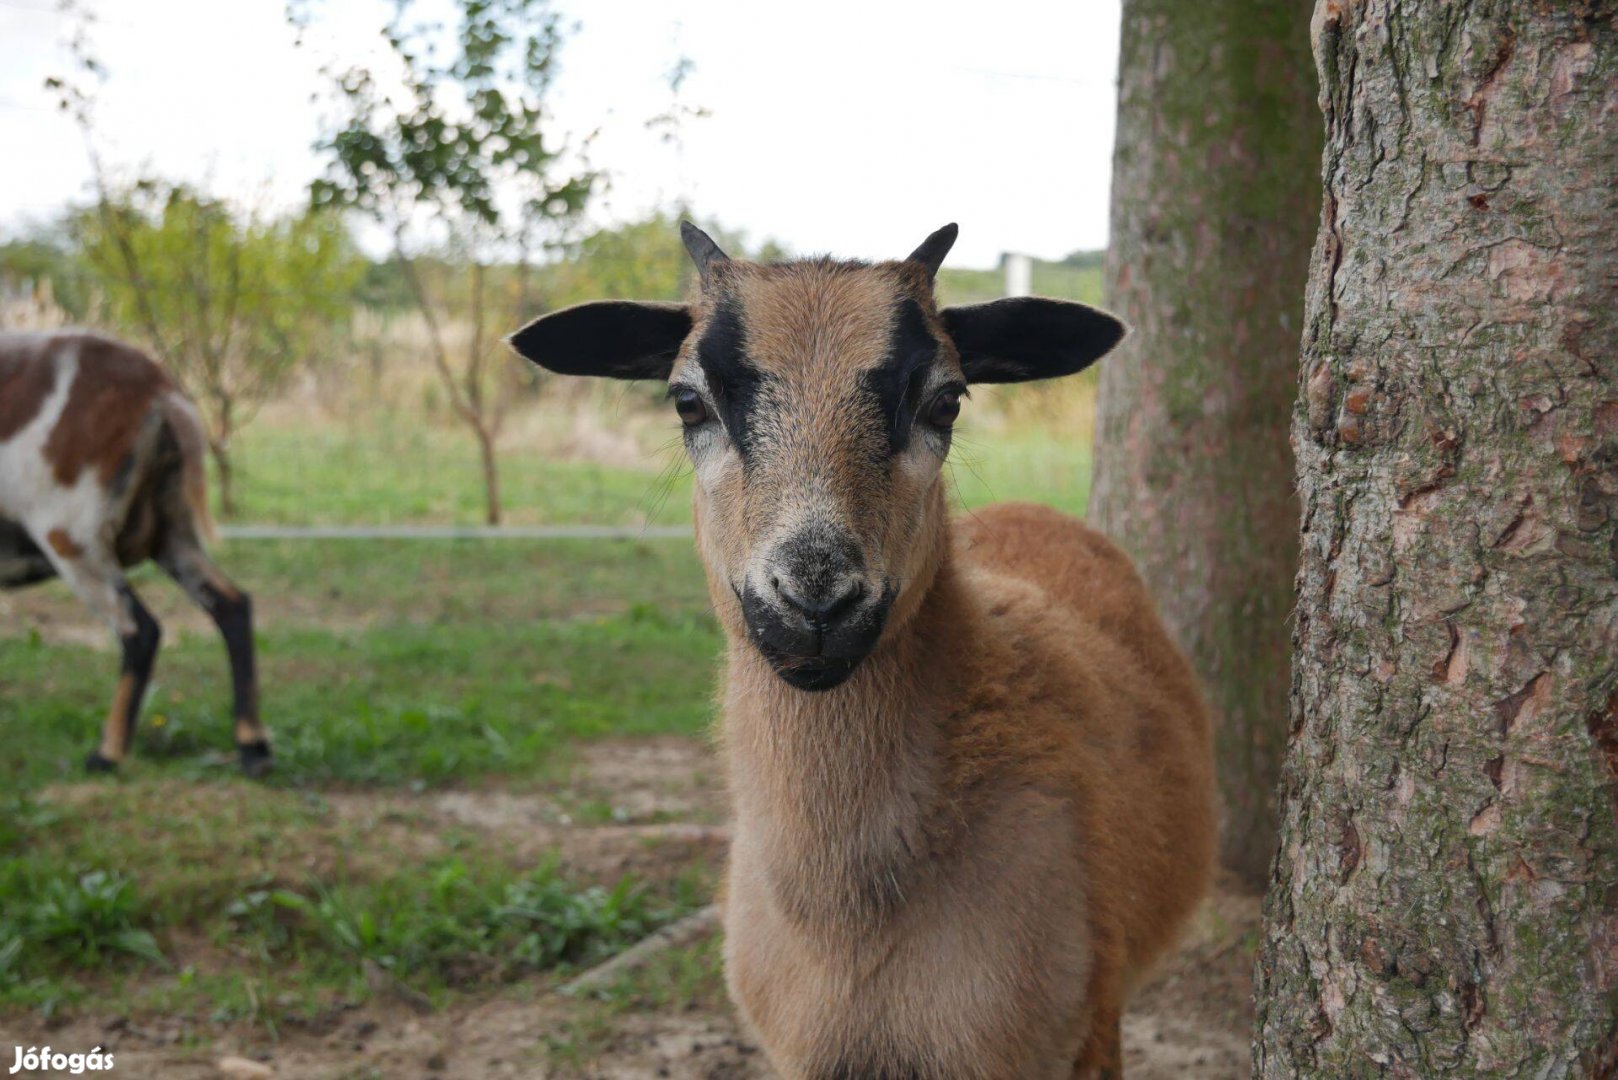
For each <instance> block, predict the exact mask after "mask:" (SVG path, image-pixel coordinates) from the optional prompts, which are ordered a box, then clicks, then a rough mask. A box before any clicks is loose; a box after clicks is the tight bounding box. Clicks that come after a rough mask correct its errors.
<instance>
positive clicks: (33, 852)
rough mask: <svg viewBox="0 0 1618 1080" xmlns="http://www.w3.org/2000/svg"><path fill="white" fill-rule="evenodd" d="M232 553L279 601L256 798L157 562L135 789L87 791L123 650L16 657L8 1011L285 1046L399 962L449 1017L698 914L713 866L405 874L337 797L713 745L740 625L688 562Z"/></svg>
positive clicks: (507, 865) (344, 551)
mask: <svg viewBox="0 0 1618 1080" xmlns="http://www.w3.org/2000/svg"><path fill="white" fill-rule="evenodd" d="M218 554H219V559H220V562H221V563H222V564H224V565H226V566H228V567H229V571H230V573H231V574H232V575H233V576H234V577H236V578H237V579H238V580H239V581H240V582H242V583H243V584H244V585H245V586H246V587H248V588H249V589H251V590H252V591H253V592H254V594H255V595H256V597H257V609H258V614H259V616H260V622H261V624H262V627H263V629H262V632H261V634H260V636H259V642H260V670H261V680H262V683H263V696H264V710H265V718H266V720H267V722H268V723H269V724H270V725H271V727H272V730H273V734H274V739H275V747H276V752H277V756H278V763H277V766H278V767H277V771H276V772H275V774H274V775H273V776H272V778H271V779H269V780H268V781H266V782H264V783H251V782H248V781H245V780H242V779H239V778H238V777H237V776H236V774H235V769H234V765H233V763H232V761H231V760H230V755H229V748H230V742H229V739H230V735H229V721H228V718H227V711H226V708H225V703H226V702H227V701H228V675H227V670H226V666H225V663H224V657H223V650H222V649H221V647H220V645H219V642H218V640H217V638H216V637H214V635H213V634H212V633H211V632H202V631H194V632H187V631H185V630H183V629H179V630H176V629H175V627H184V626H185V625H186V618H185V615H184V610H185V603H184V601H183V599H182V598H181V597H180V596H179V595H178V590H177V589H175V588H174V586H173V585H172V584H170V583H169V582H168V581H166V580H165V579H162V578H161V577H159V576H158V575H156V574H154V573H152V572H150V571H149V570H148V571H142V572H140V573H139V574H137V575H136V579H135V580H136V587H137V588H139V589H140V590H141V592H142V594H143V596H145V597H146V599H147V601H148V603H149V604H150V605H151V606H152V607H153V608H154V610H155V611H156V612H157V613H158V615H159V617H160V618H161V619H163V620H164V621H165V622H166V623H167V624H168V625H169V627H170V633H169V634H168V636H167V640H166V642H165V648H164V650H163V652H162V654H161V656H160V659H159V665H158V675H157V679H156V683H155V685H154V688H153V691H152V693H151V696H150V698H149V700H148V704H147V707H146V711H145V715H144V720H143V723H142V725H141V728H140V732H139V735H138V738H137V746H136V755H135V759H134V760H133V761H131V762H130V763H129V764H128V765H126V767H125V770H124V775H123V776H121V777H118V778H111V779H96V780H85V779H84V778H83V776H82V774H81V772H80V762H81V761H82V758H83V755H84V753H85V751H86V750H87V749H89V747H91V746H92V745H93V744H94V741H95V739H96V733H97V731H98V727H99V717H100V715H101V712H102V709H103V708H104V706H105V703H106V699H107V697H108V696H109V694H110V692H111V688H112V683H113V680H114V677H115V672H116V667H117V661H116V656H115V654H113V653H111V652H109V651H106V650H102V649H94V648H89V647H86V646H82V645H72V644H62V643H55V642H52V643H47V642H46V641H44V640H42V638H41V636H40V635H39V634H37V633H35V634H26V633H25V634H23V635H21V636H16V635H12V636H4V637H0V738H4V740H5V741H6V745H7V747H8V751H9V752H8V753H7V754H6V755H5V756H4V758H3V759H0V791H5V792H7V793H8V794H7V795H6V796H4V797H0V1014H3V1013H4V1011H5V1010H6V1009H7V1008H43V1009H54V1008H59V1007H63V1006H65V1005H75V1003H76V1004H77V1007H81V1008H94V1009H102V1010H123V1009H135V1010H136V1011H139V1010H141V1009H147V1010H154V1011H158V1012H161V1013H163V1014H165V1015H171V1014H178V1015H184V1016H191V1017H192V1018H193V1019H194V1020H197V1021H198V1022H203V1021H209V1018H210V1017H211V1018H213V1019H212V1021H209V1022H221V1023H223V1022H236V1021H247V1022H250V1023H252V1024H258V1025H261V1026H262V1025H271V1026H273V1025H274V1024H275V1023H277V1022H279V1020H282V1019H286V1018H288V1017H292V1018H296V1017H298V1016H300V1015H302V1016H308V1015H312V1014H313V1013H315V1012H318V1011H320V1010H322V1009H329V1008H331V1007H333V1006H334V1003H340V1002H341V1001H345V1000H353V999H355V998H356V997H358V998H363V997H365V996H366V995H368V994H369V993H371V992H372V989H374V987H373V986H372V983H371V982H367V974H366V973H367V971H371V970H374V969H375V968H377V967H380V968H381V969H382V970H384V971H385V972H387V973H388V976H389V977H390V978H397V979H399V980H401V981H402V983H403V984H404V985H406V986H408V987H409V988H411V989H410V992H412V993H425V994H427V995H429V996H431V997H434V998H435V999H436V998H439V997H442V995H444V994H446V993H452V992H455V991H456V990H457V989H458V988H460V987H463V986H473V985H485V986H486V985H488V984H489V983H490V981H491V980H492V981H493V982H495V983H498V982H499V981H501V980H503V979H507V978H516V977H518V976H521V975H524V974H525V973H534V972H543V971H545V970H548V969H550V968H553V967H555V966H556V965H558V964H562V965H564V966H565V965H572V964H579V963H584V962H587V961H589V960H591V959H593V958H598V957H600V956H603V955H606V954H608V953H610V952H612V951H614V950H615V949H617V948H620V947H622V945H624V944H626V943H628V942H629V941H632V940H634V939H636V938H637V937H639V936H641V935H643V934H644V933H645V932H647V929H648V928H650V927H652V926H655V925H656V924H658V923H659V922H661V921H663V920H664V919H666V918H669V917H672V916H674V915H676V914H678V913H680V912H682V911H684V910H686V909H688V908H689V907H690V906H691V904H692V903H694V902H696V901H697V900H698V899H699V898H700V897H701V895H702V894H703V892H704V891H705V888H706V886H705V884H704V880H703V879H702V877H701V875H700V874H699V875H698V876H697V877H690V876H689V875H686V876H676V877H675V878H672V879H660V880H658V881H640V880H637V879H635V878H633V877H631V878H623V879H621V880H620V879H618V878H617V877H615V876H613V875H607V876H606V877H598V879H595V880H576V879H575V878H573V877H570V876H569V875H568V874H567V873H564V872H563V871H561V870H558V869H557V868H555V867H554V866H551V865H549V864H546V863H544V862H543V861H541V862H540V863H538V864H536V863H534V861H533V860H532V859H531V858H530V859H526V860H525V859H519V858H516V857H515V856H513V855H510V854H509V853H502V852H500V851H490V850H487V849H486V848H485V847H484V846H480V845H476V844H473V845H472V846H469V847H462V846H458V845H457V843H456V842H455V841H454V838H453V837H446V836H442V835H440V836H435V837H432V838H431V839H432V843H433V848H432V850H431V851H430V852H429V853H428V854H426V855H423V856H422V857H421V858H420V859H416V860H408V859H404V860H402V859H399V858H398V857H397V853H393V852H389V851H386V850H380V851H379V850H378V849H377V847H376V841H375V837H374V836H373V835H372V834H371V833H369V832H368V831H367V830H365V829H364V828H362V827H360V826H359V825H357V824H355V823H354V822H352V821H348V820H346V819H344V818H343V817H341V816H340V815H336V814H335V813H334V811H333V809H332V806H331V805H330V804H329V801H328V800H330V799H331V798H333V797H334V794H340V793H343V792H351V791H358V792H364V791H382V792H385V791H387V790H389V789H394V790H398V791H401V792H403V793H409V792H413V791H420V790H423V789H428V790H430V789H432V788H434V787H455V788H464V789H473V790H477V789H487V788H489V786H490V785H494V786H495V787H497V788H502V789H509V790H513V791H522V790H523V789H525V788H529V787H533V786H535V785H545V784H547V783H555V782H557V781H558V778H559V777H561V776H563V775H564V774H565V770H566V766H567V764H568V762H569V760H570V758H571V754H572V751H573V749H574V748H575V747H577V746H578V745H579V744H580V743H581V741H587V740H590V739H593V738H597V737H600V736H604V735H608V734H611V735H614V736H623V735H640V734H645V735H656V734H678V735H689V736H699V735H700V734H701V733H702V732H703V731H704V729H705V728H706V726H707V724H708V722H709V719H710V714H711V705H710V695H711V684H712V671H713V663H714V658H715V656H716V654H717V651H718V648H719V635H718V631H717V627H716V626H715V624H714V621H713V618H712V616H711V615H710V614H709V612H708V610H707V597H706V589H705V586H704V583H703V580H702V575H701V571H700V568H699V567H698V565H697V562H696V559H695V557H694V555H693V554H692V553H691V551H690V547H689V543H688V542H686V541H678V540H675V541H656V542H610V543H595V544H584V543H581V542H558V543H546V544H533V543H522V542H518V541H491V542H470V541H462V542H406V541H399V542H392V543H367V544H359V543H352V542H341V541H336V542H326V543H320V542H281V543H253V542H238V543H232V544H225V545H222V546H221V549H220V551H219V552H218ZM15 596H16V597H17V598H18V599H17V602H18V603H19V604H23V605H27V607H26V608H25V615H26V614H27V613H28V612H33V613H34V614H35V615H39V616H49V618H41V619H40V620H39V621H40V622H42V623H55V622H56V621H58V620H74V619H77V618H80V617H81V614H80V612H79V611H78V610H77V605H76V604H75V602H74V601H73V600H72V598H71V597H70V596H68V595H67V593H66V591H65V590H64V589H63V588H62V587H61V586H60V585H59V584H56V583H52V584H49V585H46V586H42V587H40V588H38V589H35V590H31V591H29V592H28V593H26V594H15ZM631 597H633V598H634V599H629V598H631ZM224 957H228V962H227V961H226V959H223V958H224ZM372 982H374V977H373V978H372Z"/></svg>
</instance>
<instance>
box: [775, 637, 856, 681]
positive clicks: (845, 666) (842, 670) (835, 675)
mask: <svg viewBox="0 0 1618 1080" xmlns="http://www.w3.org/2000/svg"><path fill="white" fill-rule="evenodd" d="M754 642H755V644H757V646H758V651H759V653H760V654H761V655H762V656H763V657H764V659H765V660H767V661H769V664H770V668H771V669H772V670H773V671H774V672H775V674H776V676H777V677H779V678H780V680H781V681H782V682H784V683H786V684H787V685H788V686H790V687H792V688H793V689H794V690H807V691H809V692H810V693H820V692H822V691H826V690H832V689H835V688H836V687H839V686H841V685H843V683H845V682H847V681H848V678H849V676H851V675H853V674H854V669H855V668H857V667H859V666H860V661H861V660H864V659H865V657H863V656H852V657H849V656H792V655H790V654H788V653H785V652H782V651H781V650H780V649H777V648H774V647H773V646H771V645H770V643H769V642H767V641H763V640H760V639H758V638H755V639H754Z"/></svg>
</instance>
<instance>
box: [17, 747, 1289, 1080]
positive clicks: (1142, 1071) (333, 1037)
mask: <svg viewBox="0 0 1618 1080" xmlns="http://www.w3.org/2000/svg"><path fill="white" fill-rule="evenodd" d="M171 794H172V795H173V796H174V798H175V805H176V806H177V807H183V806H185V805H186V803H185V799H184V797H183V795H182V793H181V792H179V791H175V792H172V793H171ZM93 795H94V792H93V788H92V786H90V785H62V786H60V787H58V788H56V789H53V790H52V791H51V792H50V793H49V795H48V797H49V798H51V799H55V800H60V801H64V802H66V801H70V800H75V799H84V798H90V797H93ZM323 799H324V801H325V803H326V804H327V805H328V806H329V807H330V808H331V814H332V819H331V820H330V822H329V825H330V826H332V827H341V826H350V827H361V828H364V829H366V830H367V832H368V835H369V836H370V839H371V843H372V844H373V845H374V846H375V847H376V848H377V849H378V850H379V851H383V852H386V853H387V857H388V858H391V859H394V860H398V859H401V858H410V857H416V856H422V855H429V854H433V853H436V852H438V851H440V850H445V847H444V845H445V844H446V843H447V842H448V840H449V838H450V837H451V836H452V835H456V834H459V836H460V837H461V841H462V842H464V840H465V839H466V838H468V837H470V838H471V839H472V840H473V841H474V842H477V843H481V844H487V845H490V846H491V847H498V848H499V849H500V850H501V851H502V852H504V853H506V854H508V855H509V857H511V858H513V859H518V860H529V859H534V858H541V857H545V856H547V855H549V854H550V853H552V852H555V853H558V854H559V856H560V858H561V860H562V862H563V864H564V865H565V866H568V867H569V868H570V869H572V870H573V871H574V872H576V873H583V874H585V875H588V876H592V877H597V878H602V879H609V878H613V877H616V876H618V875H621V874H622V873H623V872H624V871H626V870H633V871H634V872H636V873H638V874H641V875H643V876H647V877H650V878H653V879H660V878H663V877H664V876H665V875H668V874H670V873H673V872H675V871H676V870H677V869H678V868H680V867H682V866H687V865H689V864H690V863H691V862H692V861H701V862H704V863H707V864H709V865H717V861H718V859H719V858H720V857H721V856H722V851H723V846H724V830H723V827H722V826H720V825H717V824H716V823H717V822H719V821H720V820H721V810H720V806H721V799H722V796H721V794H720V792H719V774H718V769H717V767H716V766H715V764H714V762H713V760H712V758H711V755H710V754H709V752H708V751H707V749H706V748H705V747H703V746H702V745H701V744H699V743H696V742H693V741H690V740H680V739H650V740H647V739H637V740H610V741H603V742H600V743H596V744H592V745H587V746H584V747H581V748H580V750H579V754H578V757H577V760H576V763H575V764H574V766H573V767H572V768H571V769H570V770H568V772H567V774H566V775H565V776H564V777H563V778H561V780H560V781H559V782H558V783H556V784H553V785H548V786H546V787H543V788H541V789H537V790H532V791H521V790H500V789H488V790H479V791H472V790H457V791H438V792H422V793H416V794H411V793H397V792H346V793H345V792H335V793H327V794H326V795H324V796H323ZM584 806H595V807H597V810H596V811H592V813H596V814H599V813H600V811H599V807H602V806H605V807H608V808H611V809H609V810H608V811H607V820H604V821H603V820H599V819H598V818H592V817H590V816H589V815H585V814H582V813H581V809H580V808H581V807H584ZM1258 919H1259V902H1258V898H1257V897H1255V896H1253V895H1251V894H1248V893H1244V892H1242V891H1241V890H1239V889H1238V888H1236V887H1235V886H1234V885H1233V884H1232V883H1231V882H1229V881H1222V882H1220V883H1219V885H1218V887H1217V888H1216V890H1215V892H1214V894H1213V895H1212V896H1211V897H1210V898H1209V900H1208V901H1207V902H1206V903H1205V904H1204V906H1203V908H1202V909H1201V911H1200V912H1199V914H1198V916H1197V918H1196V919H1195V920H1194V921H1193V924H1192V926H1191V928H1190V929H1189V931H1188V932H1187V934H1186V938H1185V940H1184V942H1183V943H1182V945H1181V948H1180V949H1179V951H1178V952H1176V953H1175V954H1174V955H1173V956H1171V957H1170V958H1169V959H1168V960H1167V961H1166V962H1165V963H1164V965H1163V966H1162V968H1161V970H1160V971H1159V972H1158V973H1157V974H1156V975H1155V976H1154V977H1153V978H1152V979H1151V981H1149V982H1148V983H1147V984H1146V985H1144V986H1143V987H1142V988H1141V990H1140V992H1139V993H1138V994H1137V995H1136V998H1135V1002H1134V1007H1133V1008H1132V1009H1131V1010H1130V1012H1129V1013H1128V1014H1127V1015H1126V1016H1125V1018H1124V1042H1125V1062H1126V1075H1128V1076H1129V1077H1130V1078H1131V1080H1235V1078H1237V1077H1245V1076H1246V1075H1248V1073H1249V1068H1250V1066H1249V1057H1248V1045H1249V1031H1250V1028H1251V1025H1252V1008H1251V1004H1250V998H1251V988H1250V973H1251V967H1252V955H1253V947H1254V942H1255V941H1256V937H1257V929H1258ZM171 944H172V945H174V946H175V947H177V948H180V949H181V950H182V951H184V950H185V946H184V943H183V942H176V943H171ZM202 948H203V946H202V945H201V944H200V943H199V944H198V949H199V950H201V949H202ZM181 959H182V961H183V960H184V958H183V957H182V958H181ZM153 978H154V980H155V979H157V978H159V976H153ZM557 985H559V980H535V981H531V982H529V983H527V984H523V985H516V986H504V987H500V988H498V989H491V990H490V991H489V992H488V993H486V994H483V993H475V992H474V993H462V994H459V995H457V996H455V997H452V998H451V999H450V1000H449V1001H448V1003H447V1004H445V1005H444V1006H443V1007H441V1008H438V1009H436V1010H434V1009H431V1008H429V1007H428V1006H426V1003H424V1002H423V1001H421V1000H419V999H413V998H411V997H409V996H408V995H406V994H399V993H393V992H391V991H390V989H389V988H388V987H387V986H385V985H378V986H377V987H375V988H373V989H374V990H375V993H374V995H373V997H372V998H371V1000H369V1001H368V1002H366V1003H365V1004H363V1005H360V1006H358V1007H349V1006H344V1005H335V1006H333V1007H332V1008H331V1009H330V1010H329V1011H328V1013H327V1014H325V1015H324V1016H322V1017H320V1018H316V1019H312V1020H304V1021H302V1022H299V1023H297V1024H284V1025H283V1026H282V1027H281V1028H280V1029H279V1030H278V1031H277V1032H276V1033H275V1034H274V1036H273V1037H272V1036H271V1035H269V1034H268V1033H267V1032H265V1031H264V1029H262V1028H248V1027H246V1026H245V1025H239V1024H238V1025H213V1024H211V1023H209V1022H208V1021H206V1020H197V1021H194V1022H184V1021H178V1020H175V1019H173V1018H168V1017H161V1016H149V1017H139V1016H136V1017H126V1016H113V1017H109V1016H105V1015H100V1016H98V1015H90V1014H85V1013H75V1012H72V1011H70V1012H68V1013H67V1014H65V1015H63V1016H61V1017H59V1018H57V1020H55V1021H51V1022H45V1021H41V1020H39V1019H38V1018H36V1017H33V1016H29V1017H13V1018H11V1019H10V1020H0V1045H5V1046H11V1045H21V1046H23V1047H25V1048H26V1047H28V1046H42V1045H45V1044H47V1043H49V1044H50V1045H51V1046H53V1047H57V1048H64V1047H66V1048H72V1050H73V1051H75V1052H77V1051H80V1050H85V1051H87V1050H89V1049H90V1048H92V1047H95V1046H100V1047H102V1048H103V1050H110V1051H112V1052H114V1053H115V1054H116V1059H117V1072H118V1075H120V1076H125V1077H152V1078H158V1077H161V1078H165V1080H167V1078H177V1080H192V1078H196V1080H200V1078H204V1077H218V1076H221V1075H224V1074H223V1073H222V1072H221V1071H220V1068H219V1064H218V1063H219V1062H220V1061H221V1060H222V1059H224V1058H226V1057H228V1056H240V1057H244V1058H247V1059H249V1060H252V1061H258V1062H261V1063H263V1064H265V1065H267V1066H268V1067H269V1068H270V1069H271V1070H273V1071H272V1073H271V1074H270V1075H273V1076H276V1077H296V1078H310V1080H339V1078H355V1077H367V1076H381V1077H389V1078H391V1077H411V1078H427V1080H433V1078H439V1077H445V1078H449V1077H557V1078H563V1077H567V1078H575V1077H611V1078H624V1080H640V1078H653V1077H657V1078H667V1077H672V1078H676V1080H698V1078H725V1080H744V1078H759V1077H769V1076H772V1075H773V1073H771V1071H770V1070H769V1068H768V1066H767V1064H766V1063H765V1061H764V1059H763V1055H762V1054H761V1053H760V1052H759V1051H758V1049H757V1048H756V1047H755V1046H754V1045H753V1044H752V1043H751V1041H750V1040H749V1039H748V1038H747V1036H746V1034H745V1033H744V1032H743V1031H742V1030H741V1028H740V1025H739V1024H738V1022H737V1020H736V1018H735V1016H734V1014H733V1013H732V1012H731V1010H730V1009H729V1008H728V1006H726V1005H725V1004H724V1003H723V1001H722V1000H721V995H719V994H718V992H717V990H714V991H713V994H712V996H713V1000H712V1001H708V1000H707V999H706V998H704V999H702V1000H700V1001H688V1002H687V1003H686V1004H685V1005H679V1006H666V1007H644V1008H643V1007H640V1006H639V1004H638V1003H637V1004H632V1005H628V1006H626V1005H624V1004H623V1003H622V1002H620V1003H619V1005H618V1006H617V1007H616V1008H613V1009H607V1008H606V1007H605V1006H603V1005H602V1004H601V1003H599V1002H595V1001H591V1000H580V999H573V998H566V997H562V996H560V995H559V994H557V993H556V987H557ZM8 1027H11V1028H15V1029H16V1030H7V1028H8Z"/></svg>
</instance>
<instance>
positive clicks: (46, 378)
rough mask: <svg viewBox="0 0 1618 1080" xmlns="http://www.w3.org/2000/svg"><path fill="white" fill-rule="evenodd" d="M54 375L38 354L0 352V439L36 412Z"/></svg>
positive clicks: (53, 371) (5, 437) (17, 430)
mask: <svg viewBox="0 0 1618 1080" xmlns="http://www.w3.org/2000/svg"><path fill="white" fill-rule="evenodd" d="M55 377H56V376H55V369H54V368H52V367H51V364H50V362H49V361H48V360H47V359H46V358H45V357H44V356H43V355H42V354H40V355H30V354H27V353H23V352H18V353H15V354H12V355H4V354H0V439H9V438H11V437H12V436H13V435H15V434H16V433H17V432H19V431H21V430H22V428H23V425H24V424H26V423H28V421H30V420H32V419H33V418H34V416H35V415H36V414H38V412H39V406H40V405H41V404H42V403H43V402H44V400H45V398H46V396H48V395H49V394H50V392H51V385H52V383H53V382H54V381H55Z"/></svg>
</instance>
